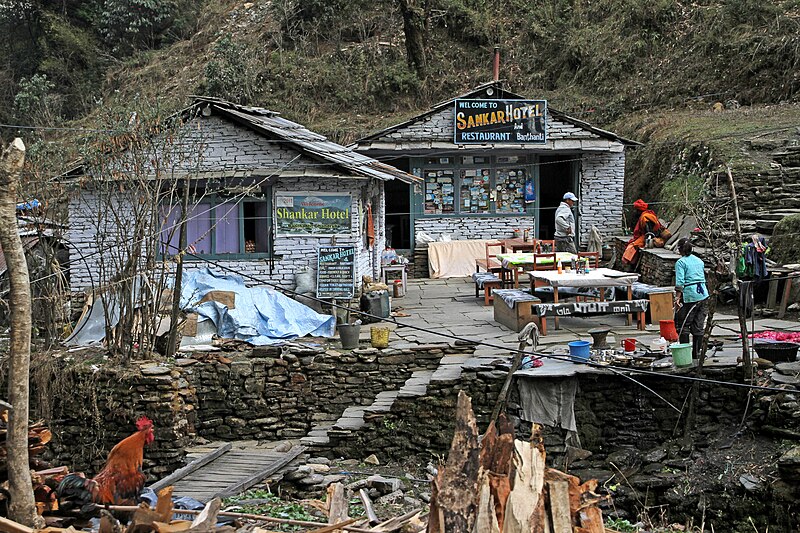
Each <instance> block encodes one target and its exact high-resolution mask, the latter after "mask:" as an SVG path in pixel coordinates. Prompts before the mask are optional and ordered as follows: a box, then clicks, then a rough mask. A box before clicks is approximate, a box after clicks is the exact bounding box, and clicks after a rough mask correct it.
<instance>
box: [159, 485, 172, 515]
mask: <svg viewBox="0 0 800 533" xmlns="http://www.w3.org/2000/svg"><path fill="white" fill-rule="evenodd" d="M172 491H173V487H172V486H171V485H170V486H169V487H166V488H163V489H161V490H160V491H158V502H157V503H156V513H157V514H158V516H159V517H160V519H159V522H165V523H169V521H170V519H172Z"/></svg>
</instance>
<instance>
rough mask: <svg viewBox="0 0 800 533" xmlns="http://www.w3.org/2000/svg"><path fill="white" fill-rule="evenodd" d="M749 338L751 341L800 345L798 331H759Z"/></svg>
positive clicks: (799, 333)
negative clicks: (763, 340) (758, 340)
mask: <svg viewBox="0 0 800 533" xmlns="http://www.w3.org/2000/svg"><path fill="white" fill-rule="evenodd" d="M740 337H741V335H740ZM748 337H749V338H751V339H771V340H775V341H780V342H796V343H798V344H800V332H797V331H759V332H758V333H751V334H750V335H748Z"/></svg>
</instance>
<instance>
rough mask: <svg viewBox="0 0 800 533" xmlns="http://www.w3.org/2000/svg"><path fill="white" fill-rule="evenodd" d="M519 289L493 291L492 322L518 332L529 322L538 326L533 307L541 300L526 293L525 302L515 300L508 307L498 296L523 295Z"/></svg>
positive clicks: (537, 318)
mask: <svg viewBox="0 0 800 533" xmlns="http://www.w3.org/2000/svg"><path fill="white" fill-rule="evenodd" d="M525 292H526V291H523V290H520V289H496V290H495V291H494V296H495V297H494V321H495V322H497V323H498V324H502V325H503V326H505V327H507V328H508V329H510V330H513V331H516V332H520V331H522V329H523V328H524V327H525V326H526V325H528V324H529V323H531V322H535V323H536V324H537V325H538V324H539V317H538V316H537V315H536V311H535V306H536V304H538V303H540V302H541V300H540V299H539V298H537V297H535V296H531V295H530V293H527V295H526V296H525V298H526V299H525V300H517V301H514V302H513V303H512V305H511V306H509V305H508V304H507V303H506V302H505V301H504V300H503V298H502V297H499V295H504V294H512V293H514V294H517V293H525Z"/></svg>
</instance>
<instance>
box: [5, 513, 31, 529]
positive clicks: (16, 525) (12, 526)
mask: <svg viewBox="0 0 800 533" xmlns="http://www.w3.org/2000/svg"><path fill="white" fill-rule="evenodd" d="M0 531H3V533H34V532H33V529H32V528H29V527H28V526H25V525H22V524H20V523H19V522H14V521H13V520H9V519H8V518H3V517H2V516H0Z"/></svg>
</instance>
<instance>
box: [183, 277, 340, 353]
mask: <svg viewBox="0 0 800 533" xmlns="http://www.w3.org/2000/svg"><path fill="white" fill-rule="evenodd" d="M211 291H227V292H232V293H234V294H235V295H236V297H235V298H236V300H235V303H234V306H233V307H234V308H233V309H229V308H228V307H227V306H226V305H224V304H222V303H220V302H216V301H207V302H203V303H198V302H200V300H202V299H203V297H204V296H205V295H206V294H208V293H209V292H211ZM181 308H182V309H184V310H187V311H192V312H195V313H197V314H198V315H199V320H202V319H204V318H207V319H209V320H211V321H212V322H213V323H214V325H215V326H216V327H217V334H218V335H219V336H220V337H222V338H224V339H239V340H243V341H246V342H249V343H250V344H254V345H258V346H263V345H266V344H279V343H281V342H283V341H286V340H290V339H294V338H297V337H303V336H305V335H313V336H317V337H333V334H334V329H335V327H336V319H335V318H334V317H333V316H331V315H321V314H319V313H317V312H316V311H314V310H313V309H311V308H310V307H308V306H306V305H303V304H301V303H300V302H296V301H295V300H292V299H291V298H289V297H288V296H284V295H283V294H281V293H279V292H277V291H275V290H273V289H269V288H266V287H246V286H245V284H244V281H243V280H242V278H241V277H240V276H236V275H229V274H221V273H219V272H214V271H212V270H210V269H208V268H204V269H202V270H196V271H191V272H186V273H184V278H183V287H182V288H181Z"/></svg>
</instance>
